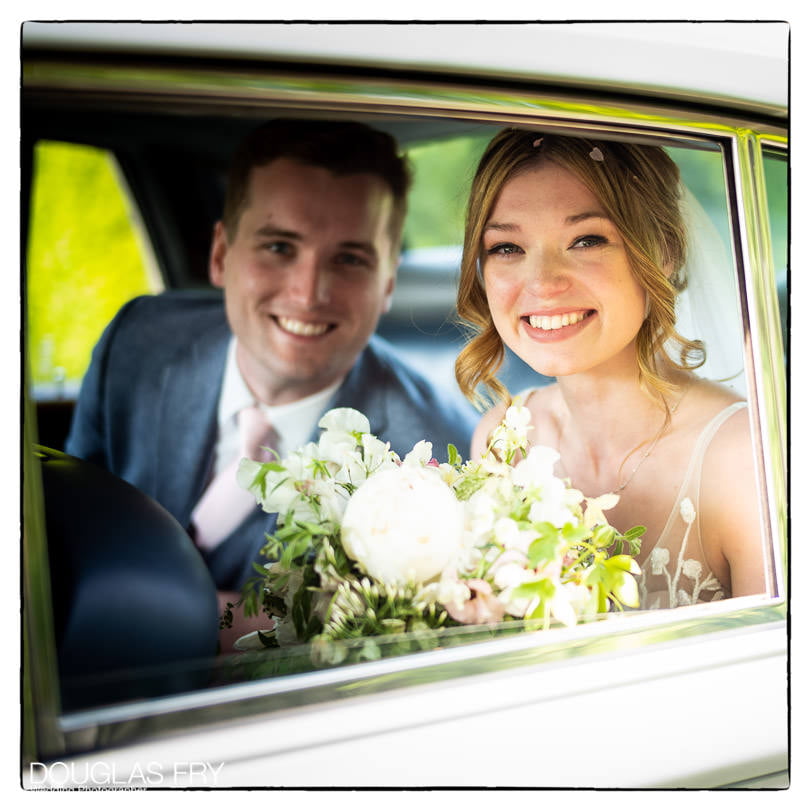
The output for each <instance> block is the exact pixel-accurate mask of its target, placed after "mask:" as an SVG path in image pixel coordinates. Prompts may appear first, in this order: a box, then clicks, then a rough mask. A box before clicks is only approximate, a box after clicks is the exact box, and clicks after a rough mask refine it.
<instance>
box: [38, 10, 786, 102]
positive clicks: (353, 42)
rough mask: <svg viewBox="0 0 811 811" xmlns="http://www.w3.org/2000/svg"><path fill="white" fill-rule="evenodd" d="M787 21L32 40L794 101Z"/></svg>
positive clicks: (209, 26)
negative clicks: (789, 74)
mask: <svg viewBox="0 0 811 811" xmlns="http://www.w3.org/2000/svg"><path fill="white" fill-rule="evenodd" d="M788 40H789V26H788V23H784V22H746V21H729V22H642V21H640V22H623V23H620V22H616V23H615V22H594V23H586V22H581V23H551V22H547V23H505V24H498V23H493V22H487V23H472V22H464V23H440V24H437V23H424V22H408V23H368V24H367V23H350V24H334V23H327V22H321V23H319V22H316V23H206V22H196V23H123V22H107V23H89V22H75V23H73V22H67V23H55V22H54V23H48V22H44V23H37V22H30V23H26V24H25V25H24V26H23V44H24V46H25V47H37V48H59V49H65V48H66V49H76V50H83V51H87V50H109V49H112V50H114V51H117V52H121V51H124V52H133V53H153V54H161V53H163V54H165V53H173V54H189V55H192V54H193V55H203V56H213V57H240V58H251V59H284V60H293V61H301V62H306V63H309V64H312V63H326V64H334V63H340V64H350V65H357V66H372V67H378V68H381V67H393V68H401V69H419V70H430V71H433V72H439V73H442V72H450V73H456V74H459V73H464V74H468V75H476V76H485V77H486V76H498V77H511V78H518V79H534V80H540V81H547V80H548V81H553V82H555V83H564V84H571V85H579V86H582V85H588V86H590V87H595V86H596V87H598V88H605V89H617V88H618V87H619V88H620V89H627V90H631V91H633V92H643V93H646V94H649V95H650V94H652V95H662V96H668V97H671V98H673V97H681V98H698V99H700V100H707V101H719V102H722V103H726V104H729V103H732V104H735V103H736V102H737V103H741V104H743V105H747V104H749V105H751V104H755V105H764V106H766V107H767V108H774V109H773V110H772V112H775V113H777V114H782V113H784V112H785V110H786V108H787V106H788Z"/></svg>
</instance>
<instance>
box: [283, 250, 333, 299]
mask: <svg viewBox="0 0 811 811" xmlns="http://www.w3.org/2000/svg"><path fill="white" fill-rule="evenodd" d="M288 271H289V272H288V281H287V288H288V293H289V295H290V296H291V297H292V298H293V299H294V300H295V301H296V302H298V303H299V304H301V305H303V306H305V307H315V306H317V305H319V304H324V303H326V302H327V301H328V300H329V285H330V280H329V273H328V272H327V269H325V268H324V267H322V265H321V263H320V261H319V260H318V257H315V256H303V257H300V260H299V261H298V262H296V263H295V265H294V266H293V267H291V268H289V269H288Z"/></svg>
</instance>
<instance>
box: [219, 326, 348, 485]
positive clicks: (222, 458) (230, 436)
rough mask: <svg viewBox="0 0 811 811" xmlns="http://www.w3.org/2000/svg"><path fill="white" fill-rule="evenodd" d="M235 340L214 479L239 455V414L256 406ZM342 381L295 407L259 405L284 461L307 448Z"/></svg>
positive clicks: (224, 384) (224, 385)
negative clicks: (248, 407)
mask: <svg viewBox="0 0 811 811" xmlns="http://www.w3.org/2000/svg"><path fill="white" fill-rule="evenodd" d="M236 347H237V343H236V338H234V337H232V338H231V342H230V343H229V345H228V354H227V356H226V360H225V372H224V374H223V381H222V391H221V392H220V402H219V406H218V410H217V429H218V434H217V444H216V446H215V450H214V454H215V455H214V468H213V470H212V473H213V475H216V474H217V473H219V472H220V471H222V469H223V468H224V467H226V466H227V465H228V464H229V462H231V461H232V460H233V458H234V457H235V456H236V455H237V453H239V433H238V430H237V414H238V413H239V412H240V411H241V410H242V409H243V408H245V407H246V406H250V405H253V403H255V402H256V398H255V397H254V396H253V394H251V391H250V389H249V388H248V384H247V383H246V382H245V379H244V378H243V377H242V373H241V372H240V371H239V366H238V365H237V355H236ZM342 382H343V381H342V380H339V381H338V382H337V383H334V384H333V385H331V386H329V387H328V388H326V389H322V390H321V391H319V392H316V393H315V394H311V395H309V396H308V397H305V398H304V399H302V400H297V401H296V402H294V403H287V404H285V405H280V406H268V405H265V404H264V403H259V407H260V408H261V409H262V411H264V413H265V416H266V417H267V418H268V421H269V422H270V424H271V425H272V426H273V428H274V430H275V431H276V435H277V437H278V439H277V441H276V443H275V445H274V449H275V450H276V451H277V452H278V454H279V455H280V456H281V457H282V458H284V457H285V456H287V455H288V454H289V453H291V452H292V451H294V450H296V449H297V448H300V447H301V446H302V445H305V444H306V443H307V442H308V441H309V439H310V436H311V435H312V433H313V430H314V429H315V426H316V424H317V423H318V420H319V419H320V418H321V415H322V414H323V413H324V410H325V409H326V407H327V404H328V403H329V401H330V398H331V397H332V395H333V394H335V392H336V391H337V390H338V387H339V386H340V385H341V383H342Z"/></svg>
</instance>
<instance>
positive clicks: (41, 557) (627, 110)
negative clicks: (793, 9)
mask: <svg viewBox="0 0 811 811" xmlns="http://www.w3.org/2000/svg"><path fill="white" fill-rule="evenodd" d="M130 68H131V66H129V65H128V64H127V61H126V60H123V61H122V62H120V63H117V64H116V63H111V64H105V63H104V61H103V60H99V64H98V65H97V66H96V67H95V68H94V66H93V65H90V66H89V67H88V66H83V65H82V64H80V63H76V62H72V61H71V60H61V61H60V60H59V59H52V58H48V59H44V60H42V61H39V62H37V61H36V60H34V61H31V62H29V63H26V62H24V64H23V91H24V94H25V93H30V94H32V95H33V97H36V95H37V94H38V93H48V92H51V93H53V92H58V93H65V94H79V95H85V96H91V97H94V98H100V99H103V98H112V97H116V96H117V97H119V98H122V99H123V101H122V103H131V104H133V105H135V106H138V105H146V106H148V105H149V104H152V103H154V99H160V100H161V103H167V104H168V103H171V102H172V101H173V100H175V101H182V102H183V103H184V104H186V105H188V106H189V107H190V108H191V107H199V108H201V109H206V108H214V107H215V106H217V107H218V108H219V109H226V110H227V109H231V110H233V109H235V108H238V107H239V105H244V104H250V105H251V106H256V107H260V108H265V109H267V110H268V111H271V110H273V109H275V108H278V107H279V106H283V107H284V108H285V109H288V110H296V111H299V112H301V113H302V114H320V115H324V114H340V115H346V116H352V115H377V114H380V115H404V116H410V115H414V116H425V115H431V116H434V117H439V118H462V119H465V120H472V121H479V122H495V123H497V124H500V125H505V126H510V125H515V126H532V127H544V128H547V129H549V128H552V129H555V128H557V129H561V130H565V131H578V132H581V133H593V132H595V131H596V132H599V133H600V134H601V136H603V137H605V135H606V133H608V134H610V135H613V136H615V137H617V138H622V137H630V138H635V139H648V140H651V141H652V142H655V143H662V142H665V143H681V144H690V143H696V142H699V141H702V140H705V139H706V140H711V141H713V142H715V143H718V144H719V145H720V146H721V149H722V151H723V154H724V156H725V165H726V167H727V183H728V189H729V192H728V198H729V210H730V219H731V227H732V230H733V239H732V243H733V255H734V259H735V266H736V273H737V276H738V282H739V285H740V287H741V290H742V294H743V296H744V307H745V312H746V314H747V316H748V318H747V320H746V324H745V336H746V351H745V357H746V359H747V379H748V380H749V381H752V382H753V385H752V386H751V390H750V396H751V397H752V399H753V405H754V408H752V409H751V412H752V428H753V435H754V436H755V438H756V439H755V445H756V447H755V451H756V454H757V456H758V465H757V468H758V471H759V477H760V478H759V484H760V485H761V488H760V492H761V493H762V498H763V500H764V502H765V510H764V523H765V524H766V526H765V527H764V534H765V537H766V539H767V541H766V543H767V546H768V548H769V549H771V550H772V557H773V558H774V560H775V568H774V573H773V575H774V580H775V583H776V588H775V594H773V595H771V596H769V597H766V598H736V599H732V600H727V601H723V602H720V603H716V604H707V605H701V606H691V607H685V608H680V609H678V610H677V613H676V616H675V617H674V616H673V615H672V614H670V613H668V612H645V613H640V614H639V615H637V616H633V617H631V616H626V617H620V618H615V619H612V620H611V621H610V622H606V623H604V624H603V625H601V626H600V627H599V628H597V629H595V627H594V626H579V627H578V628H575V629H570V630H567V629H560V630H554V631H552V632H543V633H547V634H549V635H548V636H545V637H543V636H542V637H539V636H538V635H537V634H526V635H521V636H518V637H514V638H511V639H509V640H493V641H492V642H484V643H477V645H475V646H471V647H462V648H457V649H451V650H444V651H433V652H430V653H427V654H418V655H407V656H403V657H399V658H395V659H390V660H385V661H382V662H377V663H369V664H368V665H366V664H364V665H353V666H351V667H349V668H336V669H333V670H327V671H323V672H314V673H311V674H304V675H302V676H296V677H293V678H294V679H295V681H293V680H290V679H287V680H285V679H277V680H274V681H273V682H255V683H248V684H244V685H235V686H231V687H227V688H211V689H208V690H202V691H199V692H197V693H193V694H188V695H184V696H169V697H166V698H165V699H153V700H150V701H148V702H140V703H139V702H133V703H130V704H127V705H122V706H119V707H113V708H99V709H98V710H90V711H87V712H84V713H73V714H70V715H64V714H62V713H61V712H60V710H59V700H58V681H57V680H56V679H57V676H56V666H55V655H54V656H52V655H50V653H49V651H50V652H52V651H53V650H54V642H53V628H52V627H50V628H49V624H51V626H52V623H50V620H49V616H48V613H49V612H50V610H51V606H50V604H49V600H48V594H49V589H48V583H47V566H46V565H44V564H45V562H46V561H47V548H46V540H45V537H44V528H43V527H42V526H41V516H42V503H41V499H42V495H41V486H40V485H39V484H38V483H37V479H38V471H37V462H36V458H35V457H33V456H32V455H31V453H30V451H28V450H27V449H28V448H30V447H31V446H30V444H29V442H28V440H29V439H30V434H29V433H28V432H26V435H25V437H24V451H23V462H24V479H25V480H26V481H27V482H28V483H29V484H30V487H29V488H27V489H26V495H25V505H24V515H25V521H24V524H25V526H24V535H25V543H24V548H25V553H24V560H23V568H24V572H23V577H24V594H25V595H26V598H25V601H26V607H27V618H26V622H25V624H24V627H23V631H24V656H25V660H24V661H25V669H26V671H27V673H26V685H25V690H24V698H26V701H27V703H28V710H27V712H28V711H30V713H31V717H32V718H33V719H35V723H33V725H32V726H31V727H30V729H31V730H32V732H31V734H33V735H35V736H36V744H35V746H34V750H35V751H37V752H39V753H43V752H44V753H47V754H48V755H51V756H58V755H61V754H70V753H72V752H78V751H82V750H84V749H87V748H88V747H91V748H92V747H94V746H100V745H105V744H106V745H110V744H113V743H115V744H117V745H120V744H121V743H126V742H132V741H137V740H139V739H140V738H141V737H142V736H144V735H145V734H149V735H152V736H154V735H157V734H160V735H169V734H172V733H176V732H177V731H182V730H188V729H190V728H197V727H200V726H204V725H207V724H213V723H216V722H222V721H226V720H227V721H233V720H236V719H240V718H242V719H244V718H247V717H257V716H259V715H261V716H266V715H268V714H273V713H276V712H280V711H283V710H287V709H289V708H290V707H306V706H310V707H312V706H313V705H318V704H320V703H323V702H328V701H338V700H341V699H342V698H344V697H346V696H348V695H353V696H357V695H359V694H365V695H369V694H372V693H374V692H377V691H388V690H392V689H395V688H398V687H405V686H408V685H410V684H413V683H414V682H415V680H416V681H417V682H419V683H421V684H426V683H435V682H440V681H445V680H447V679H452V678H457V677H459V676H460V674H463V673H464V668H462V670H460V667H461V666H462V665H464V664H465V663H467V664H469V665H470V668H472V670H469V672H468V675H469V673H470V672H475V673H478V674H481V673H487V672H492V671H502V670H505V669H510V668H513V667H520V666H522V665H526V664H527V663H528V662H532V663H533V664H539V663H552V662H560V661H562V660H564V659H568V658H570V657H571V656H572V655H573V651H576V655H577V656H578V657H589V656H592V655H595V654H597V653H604V652H605V651H606V650H619V649H621V648H622V647H623V646H625V647H627V646H631V647H634V646H641V645H648V644H658V643H660V642H662V641H663V640H665V641H667V640H670V641H673V640H677V639H685V638H689V637H696V636H701V635H703V634H707V633H711V632H713V631H716V630H718V629H719V628H726V629H731V628H732V629H734V628H740V629H744V630H746V629H751V628H753V627H756V626H763V627H766V626H774V625H779V624H780V623H784V622H785V619H786V614H787V604H786V580H785V578H786V562H787V526H786V525H787V494H786V459H787V456H786V436H785V415H786V393H785V391H786V381H785V374H784V371H783V364H782V362H781V363H775V358H776V357H777V352H778V350H780V347H781V346H782V343H781V339H780V323H779V312H778V307H777V300H776V294H775V292H774V289H775V287H774V268H773V267H772V260H771V253H770V251H768V250H766V249H765V248H764V244H765V245H766V247H768V227H769V224H768V216H767V213H768V212H767V209H764V206H765V185H764V178H763V166H762V154H761V149H762V148H763V145H764V144H768V146H769V148H770V149H785V148H786V143H787V142H786V135H785V132H784V127H783V124H782V123H781V122H779V121H775V120H773V119H771V118H768V117H767V118H764V119H758V118H757V117H756V116H753V115H752V114H750V113H748V112H744V113H741V114H740V115H738V114H735V113H734V112H733V111H730V110H729V109H723V108H719V110H715V111H714V110H712V109H711V108H707V107H704V106H700V105H696V106H690V105H687V107H686V108H679V107H675V106H670V105H668V104H667V103H664V102H662V101H661V100H659V99H650V100H649V101H647V102H645V101H644V100H641V99H639V98H632V99H628V98H622V97H621V96H618V97H616V98H613V99H612V98H610V97H606V95H605V94H604V93H600V94H590V93H589V92H587V91H583V90H582V89H578V90H575V89H566V88H562V87H559V86H555V85H554V84H550V85H541V84H538V85H536V86H532V87H528V86H527V85H525V84H520V83H517V84H515V85H510V84H509V83H507V84H505V85H499V84H498V83H497V82H495V81H494V82H493V83H492V84H491V85H487V86H482V85H481V84H478V85H471V86H470V87H467V88H466V87H465V86H464V85H463V84H461V83H460V81H458V80H457V81H456V82H453V83H450V82H449V81H448V80H447V79H442V78H439V79H437V78H434V79H429V78H428V77H424V81H423V82H422V84H421V83H420V82H416V81H415V80H414V78H413V76H408V77H405V78H403V79H401V80H397V79H396V78H392V77H388V78H386V79H385V80H383V79H380V80H377V79H371V78H368V77H366V76H352V75H351V72H350V74H349V75H348V76H344V77H342V81H341V83H340V86H338V87H337V88H336V84H335V80H334V75H332V74H330V73H329V72H325V73H324V74H320V73H318V72H315V73H312V72H310V73H301V72H297V66H295V65H287V66H282V67H279V66H274V67H272V68H267V67H265V68H263V67H257V66H253V67H250V66H249V67H246V66H244V65H240V66H238V67H237V68H229V67H228V65H227V64H224V65H219V66H211V64H210V63H207V64H205V65H204V66H201V67H194V66H190V67H179V66H177V65H174V66H172V68H171V69H169V68H164V67H161V66H160V65H157V66H149V65H139V70H138V71H137V72H133V71H132V70H131V69H130ZM223 93H227V94H228V96H229V99H230V100H229V102H228V103H227V104H226V103H225V102H224V101H223V96H222V94H223ZM128 100H129V101H128ZM764 211H765V218H764ZM780 351H782V350H780ZM26 396H27V392H26ZM26 407H27V408H28V407H29V406H28V405H27V406H26ZM27 414H28V416H27V419H26V423H27V424H30V420H31V419H32V418H31V416H30V412H27ZM764 548H766V547H764ZM609 629H610V630H609ZM33 652H36V656H33V655H32V654H33ZM26 717H27V718H28V717H29V716H28V715H26Z"/></svg>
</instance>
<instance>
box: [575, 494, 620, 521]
mask: <svg viewBox="0 0 811 811" xmlns="http://www.w3.org/2000/svg"><path fill="white" fill-rule="evenodd" d="M619 500H620V497H619V496H618V495H617V494H616V493H606V494H605V495H604V496H597V498H587V499H586V511H585V513H584V515H583V523H584V524H585V525H586V526H587V527H588V528H589V529H591V528H592V527H594V526H596V525H597V524H607V523H608V521H606V520H605V515H603V510H610V509H611V508H612V507H616V506H617V503H618V502H619Z"/></svg>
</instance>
